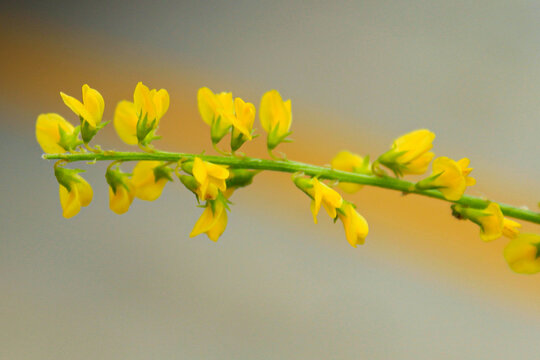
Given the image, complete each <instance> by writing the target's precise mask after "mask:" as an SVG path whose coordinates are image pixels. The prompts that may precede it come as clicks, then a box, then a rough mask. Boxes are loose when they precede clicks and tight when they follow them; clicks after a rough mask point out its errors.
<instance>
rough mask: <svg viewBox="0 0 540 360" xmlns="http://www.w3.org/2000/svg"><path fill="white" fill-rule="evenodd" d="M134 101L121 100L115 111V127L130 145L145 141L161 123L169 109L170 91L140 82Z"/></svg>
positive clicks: (121, 137)
mask: <svg viewBox="0 0 540 360" xmlns="http://www.w3.org/2000/svg"><path fill="white" fill-rule="evenodd" d="M133 100H134V101H133V102H129V101H125V100H124V101H121V102H119V103H118V105H117V106H116V110H115V112H114V120H113V122H114V128H115V129H116V132H117V133H118V136H119V137H120V139H122V141H124V142H125V143H126V144H129V145H136V144H137V143H143V142H144V141H145V139H146V137H147V136H148V134H150V133H151V132H152V131H153V130H155V129H156V128H157V127H158V125H159V120H160V119H161V118H162V117H163V115H165V113H166V112H167V110H168V109H169V93H168V92H167V90H165V89H161V90H156V89H152V90H150V89H148V87H147V86H145V85H143V83H142V82H139V83H138V84H137V86H136V87H135V91H134V93H133Z"/></svg>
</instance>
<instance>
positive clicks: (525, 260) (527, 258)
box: [503, 234, 540, 274]
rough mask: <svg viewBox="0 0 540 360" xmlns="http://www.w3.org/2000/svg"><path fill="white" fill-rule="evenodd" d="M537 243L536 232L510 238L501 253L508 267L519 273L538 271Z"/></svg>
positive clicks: (539, 258)
mask: <svg viewBox="0 0 540 360" xmlns="http://www.w3.org/2000/svg"><path fill="white" fill-rule="evenodd" d="M538 243H540V235H537V234H520V235H519V236H518V237H517V238H515V239H513V240H511V241H510V242H509V243H508V245H506V247H505V248H504V253H503V254H504V258H505V260H506V262H507V263H508V265H509V266H510V268H511V269H512V270H513V271H515V272H517V273H520V274H535V273H538V272H540V257H538V258H537V257H536V255H537V254H538V247H537V246H538V245H537V244H538Z"/></svg>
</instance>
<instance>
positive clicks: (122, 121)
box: [113, 100, 139, 145]
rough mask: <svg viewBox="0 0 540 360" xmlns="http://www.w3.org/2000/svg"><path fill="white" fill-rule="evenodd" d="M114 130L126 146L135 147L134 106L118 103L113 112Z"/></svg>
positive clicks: (124, 102)
mask: <svg viewBox="0 0 540 360" xmlns="http://www.w3.org/2000/svg"><path fill="white" fill-rule="evenodd" d="M113 122H114V129H115V130H116V133H117V134H118V136H119V137H120V139H122V141H123V142H125V143H126V144H128V145H137V143H138V142H139V141H138V139H137V122H138V117H137V114H136V112H135V104H133V103H132V102H129V101H125V100H123V101H120V102H119V103H118V105H117V106H116V110H115V111H114V120H113Z"/></svg>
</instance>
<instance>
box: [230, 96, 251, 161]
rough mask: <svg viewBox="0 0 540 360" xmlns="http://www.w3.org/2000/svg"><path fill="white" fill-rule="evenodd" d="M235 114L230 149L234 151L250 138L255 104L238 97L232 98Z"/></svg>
mask: <svg viewBox="0 0 540 360" xmlns="http://www.w3.org/2000/svg"><path fill="white" fill-rule="evenodd" d="M234 109H235V113H236V116H235V117H234V119H233V130H232V135H231V149H232V151H236V150H238V149H239V148H240V146H242V144H243V143H245V142H246V141H248V140H251V139H252V133H253V122H254V121H255V106H254V105H253V104H250V103H246V102H245V101H244V100H242V99H240V98H235V99H234Z"/></svg>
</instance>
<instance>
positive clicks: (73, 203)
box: [59, 185, 81, 219]
mask: <svg viewBox="0 0 540 360" xmlns="http://www.w3.org/2000/svg"><path fill="white" fill-rule="evenodd" d="M59 194H60V205H62V215H63V216H64V217H65V218H66V219H69V218H72V217H73V216H75V215H77V214H78V213H79V211H81V202H80V200H79V191H78V190H77V188H76V187H75V186H72V187H71V191H68V190H67V189H66V188H65V187H64V186H63V185H59Z"/></svg>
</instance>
